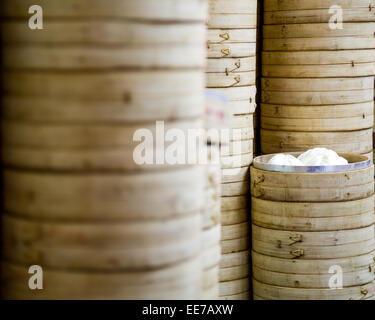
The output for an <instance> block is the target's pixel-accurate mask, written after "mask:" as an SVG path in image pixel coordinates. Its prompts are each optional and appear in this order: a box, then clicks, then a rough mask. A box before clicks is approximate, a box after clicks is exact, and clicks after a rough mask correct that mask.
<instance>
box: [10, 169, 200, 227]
mask: <svg viewBox="0 0 375 320" xmlns="http://www.w3.org/2000/svg"><path fill="white" fill-rule="evenodd" d="M3 179H4V180H3V183H4V188H3V199H4V202H3V203H4V209H5V210H6V211H7V212H11V213H15V214H22V215H23V216H25V217H30V218H36V219H47V218H48V219H49V220H51V221H52V220H59V221H69V220H70V221H71V220H74V221H84V220H88V219H90V220H91V219H92V220H95V221H107V222H110V221H113V222H115V221H126V220H127V221H134V220H137V221H149V220H156V221H157V220H160V219H161V220H165V219H169V218H171V217H179V216H185V215H187V214H191V213H194V212H200V211H201V208H202V206H203V201H204V185H205V178H204V174H203V172H202V168H200V167H194V166H193V167H189V168H186V169H180V170H171V171H170V170H167V171H160V172H153V173H142V174H136V173H128V174H118V173H116V174H108V173H107V174H103V173H95V174H72V173H64V174H58V173H48V172H45V173H42V172H32V171H20V170H9V169H6V170H4V171H3ZM56 186H59V187H58V188H56ZM155 190H158V194H155ZM96 199H100V201H97V200H96ZM124 203H126V206H124Z"/></svg>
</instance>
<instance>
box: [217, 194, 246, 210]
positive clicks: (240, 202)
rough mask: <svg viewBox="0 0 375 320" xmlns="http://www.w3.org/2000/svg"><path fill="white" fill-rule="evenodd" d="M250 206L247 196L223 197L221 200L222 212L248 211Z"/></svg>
mask: <svg viewBox="0 0 375 320" xmlns="http://www.w3.org/2000/svg"><path fill="white" fill-rule="evenodd" d="M247 206H248V197H247V196H234V197H222V198H221V210H222V211H228V210H238V209H246V208H247Z"/></svg>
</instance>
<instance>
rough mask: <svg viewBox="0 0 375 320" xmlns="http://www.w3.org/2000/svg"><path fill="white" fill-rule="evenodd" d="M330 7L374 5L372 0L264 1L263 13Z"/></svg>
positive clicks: (350, 7) (348, 7)
mask: <svg viewBox="0 0 375 320" xmlns="http://www.w3.org/2000/svg"><path fill="white" fill-rule="evenodd" d="M332 5H339V6H340V7H342V8H347V9H352V8H367V9H369V5H371V6H372V5H374V6H375V2H374V0H356V1H352V0H315V1H311V0H288V1H283V2H281V1H279V0H265V1H264V11H265V12H269V11H287V10H296V11H297V10H310V9H329V8H330V7H331V6H332Z"/></svg>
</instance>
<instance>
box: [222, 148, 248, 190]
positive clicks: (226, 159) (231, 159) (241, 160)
mask: <svg viewBox="0 0 375 320" xmlns="http://www.w3.org/2000/svg"><path fill="white" fill-rule="evenodd" d="M252 162H253V153H252V152H251V153H246V154H240V155H235V156H222V157H221V163H222V168H223V169H234V168H241V167H247V166H249V165H250V164H251V163H252ZM228 197H230V195H228Z"/></svg>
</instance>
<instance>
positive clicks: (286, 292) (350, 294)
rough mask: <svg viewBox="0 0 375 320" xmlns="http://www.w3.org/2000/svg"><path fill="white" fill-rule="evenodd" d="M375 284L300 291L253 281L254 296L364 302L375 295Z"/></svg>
mask: <svg viewBox="0 0 375 320" xmlns="http://www.w3.org/2000/svg"><path fill="white" fill-rule="evenodd" d="M374 286H375V284H374V282H371V283H368V284H366V285H363V286H354V287H347V288H343V289H341V290H332V289H298V288H287V287H277V286H270V285H266V284H264V283H261V282H258V281H257V280H255V279H253V290H254V294H256V295H259V296H262V295H263V294H267V295H269V296H268V297H267V299H268V298H271V299H272V298H275V299H279V300H280V299H281V300H304V299H306V300H317V299H318V300H327V299H328V300H329V299H335V300H364V299H367V298H369V297H372V296H374V294H375V292H374V291H375V288H374Z"/></svg>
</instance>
